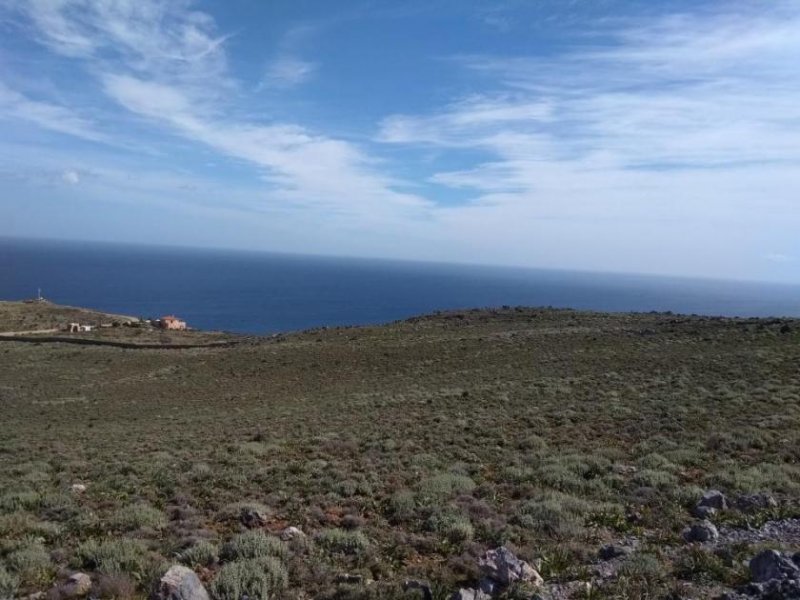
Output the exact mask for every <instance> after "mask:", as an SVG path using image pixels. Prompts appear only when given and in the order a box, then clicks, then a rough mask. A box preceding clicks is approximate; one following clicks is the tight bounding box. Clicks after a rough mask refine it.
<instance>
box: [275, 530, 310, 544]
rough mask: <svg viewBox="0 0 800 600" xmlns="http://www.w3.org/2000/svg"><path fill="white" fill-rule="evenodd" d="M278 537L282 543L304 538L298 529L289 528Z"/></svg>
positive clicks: (304, 535)
mask: <svg viewBox="0 0 800 600" xmlns="http://www.w3.org/2000/svg"><path fill="white" fill-rule="evenodd" d="M280 537H281V539H282V540H283V541H284V542H288V541H290V540H293V539H295V538H304V537H306V534H305V533H303V531H302V530H301V529H299V528H298V527H294V526H290V527H287V528H286V529H284V530H283V531H281V535H280Z"/></svg>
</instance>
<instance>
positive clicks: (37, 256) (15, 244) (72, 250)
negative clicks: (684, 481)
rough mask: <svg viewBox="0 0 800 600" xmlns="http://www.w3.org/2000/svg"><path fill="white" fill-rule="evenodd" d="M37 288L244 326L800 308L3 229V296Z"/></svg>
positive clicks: (563, 280) (738, 284)
mask: <svg viewBox="0 0 800 600" xmlns="http://www.w3.org/2000/svg"><path fill="white" fill-rule="evenodd" d="M38 288H41V289H42V295H43V296H44V297H45V298H47V299H48V300H50V301H52V302H55V303H58V304H65V305H72V306H81V307H87V308H93V309H96V310H101V311H106V312H111V313H119V314H128V315H134V316H141V317H158V316H161V315H164V314H176V315H178V316H180V317H181V318H183V319H185V320H186V321H187V322H188V323H189V325H190V326H192V327H196V328H199V329H207V330H224V331H231V332H237V333H249V334H270V333H279V332H287V331H294V330H303V329H309V328H314V327H323V326H328V327H334V326H349V325H371V324H379V323H385V322H391V321H395V320H398V319H404V318H408V317H412V316H414V315H420V314H425V313H431V312H435V311H437V310H458V309H468V308H484V307H500V306H542V307H544V306H548V307H554V308H572V309H576V310H596V311H607V312H650V311H658V312H667V311H670V312H673V313H683V314H698V315H719V316H739V317H800V284H798V285H792V284H781V283H765V282H749V281H725V280H711V279H693V278H682V277H664V276H654V275H637V274H616V273H597V272H578V271H558V270H549V269H547V270H546V269H531V268H521V267H494V266H481V265H463V264H446V263H423V262H409V261H397V260H381V259H365V258H335V257H321V256H303V255H292V254H277V253H267V252H254V251H249V252H248V251H238V250H221V249H197V248H181V247H165V246H158V247H154V246H153V247H151V246H136V245H127V244H114V243H100V242H70V241H57V240H46V241H45V240H31V239H9V238H3V239H0V300H21V299H24V298H30V297H34V296H35V295H36V293H37V290H38Z"/></svg>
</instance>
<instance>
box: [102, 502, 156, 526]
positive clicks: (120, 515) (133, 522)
mask: <svg viewBox="0 0 800 600" xmlns="http://www.w3.org/2000/svg"><path fill="white" fill-rule="evenodd" d="M166 524H167V519H166V516H165V515H164V513H163V512H161V511H160V510H158V509H157V508H153V507H152V506H150V505H149V504H145V503H143V502H141V503H138V504H130V505H128V506H123V507H122V508H120V509H118V510H117V511H116V512H115V513H114V515H113V516H112V517H111V525H112V526H113V527H114V528H115V529H121V530H123V531H133V530H134V529H140V528H142V527H150V528H153V529H161V528H163V527H164V526H165V525H166Z"/></svg>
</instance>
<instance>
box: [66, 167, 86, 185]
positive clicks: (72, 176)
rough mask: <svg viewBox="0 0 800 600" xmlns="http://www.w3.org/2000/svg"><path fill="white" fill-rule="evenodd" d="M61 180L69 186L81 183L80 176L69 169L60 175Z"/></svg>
mask: <svg viewBox="0 0 800 600" xmlns="http://www.w3.org/2000/svg"><path fill="white" fill-rule="evenodd" d="M61 179H62V180H63V181H64V183H68V184H70V185H77V184H79V183H80V181H81V176H80V175H78V172H77V171H75V170H74V169H69V170H67V171H64V172H63V173H61Z"/></svg>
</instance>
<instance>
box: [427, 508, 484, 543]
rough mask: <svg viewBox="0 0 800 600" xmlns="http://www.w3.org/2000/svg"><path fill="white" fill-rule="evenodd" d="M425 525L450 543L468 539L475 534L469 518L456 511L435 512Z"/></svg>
mask: <svg viewBox="0 0 800 600" xmlns="http://www.w3.org/2000/svg"><path fill="white" fill-rule="evenodd" d="M426 525H427V527H428V529H430V530H432V531H435V532H437V533H439V534H441V535H442V537H444V539H446V540H447V541H448V542H450V543H452V544H459V543H461V542H466V541H469V540H471V539H472V538H473V536H474V535H475V530H474V528H473V527H472V523H471V522H470V520H469V519H468V518H467V517H465V516H464V515H461V514H458V513H444V514H435V515H433V516H431V517H430V518H429V519H428V521H427V523H426Z"/></svg>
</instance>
